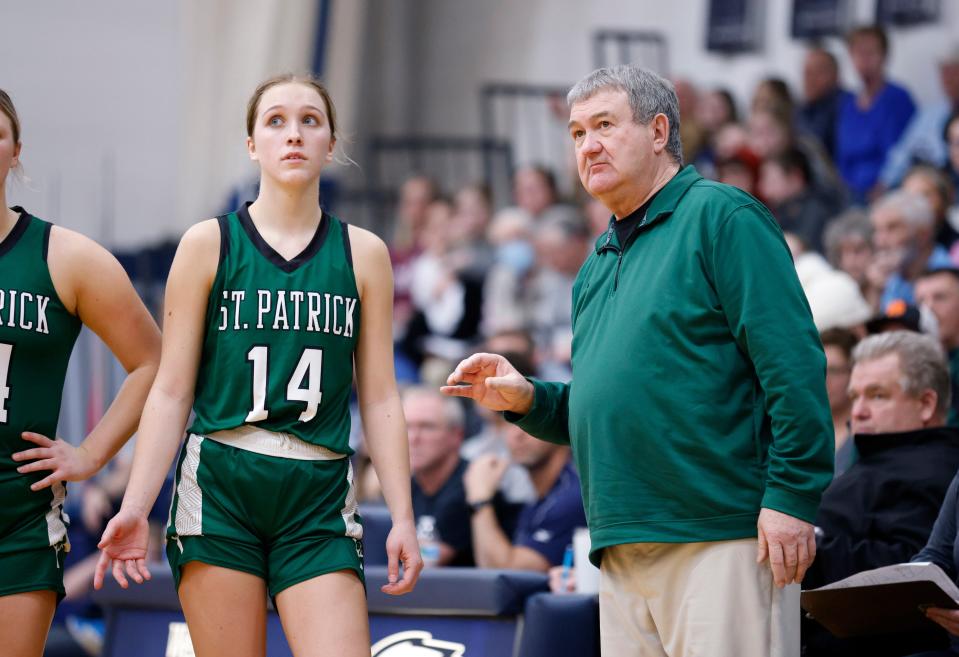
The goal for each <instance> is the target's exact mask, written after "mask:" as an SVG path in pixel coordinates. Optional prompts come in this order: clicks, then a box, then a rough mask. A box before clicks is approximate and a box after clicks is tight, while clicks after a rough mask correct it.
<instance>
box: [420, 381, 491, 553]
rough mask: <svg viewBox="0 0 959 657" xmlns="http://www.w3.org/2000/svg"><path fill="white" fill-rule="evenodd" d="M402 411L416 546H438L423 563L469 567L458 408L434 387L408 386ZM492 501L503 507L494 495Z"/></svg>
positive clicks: (464, 463)
mask: <svg viewBox="0 0 959 657" xmlns="http://www.w3.org/2000/svg"><path fill="white" fill-rule="evenodd" d="M403 415H404V416H405V417H406V430H407V432H408V434H409V441H410V472H411V473H412V489H413V515H414V517H415V518H416V526H417V534H418V535H419V536H420V538H421V539H422V540H421V541H420V546H421V547H423V543H424V542H427V543H431V544H432V545H431V546H430V545H428V546H427V548H429V547H435V548H437V550H436V552H435V553H434V554H433V555H432V558H430V559H429V561H431V562H432V563H428V564H427V565H440V566H472V565H473V549H472V536H471V532H470V508H469V506H468V505H467V503H466V491H465V489H464V488H463V474H464V473H465V472H466V467H467V463H466V461H464V460H463V459H462V458H460V446H461V445H462V444H463V424H464V417H463V408H462V407H461V406H460V404H459V403H458V402H457V400H455V399H448V398H445V397H443V396H441V395H440V394H439V392H437V391H436V390H435V389H433V388H426V387H413V388H408V389H407V390H405V391H404V392H403ZM494 493H495V489H494ZM494 496H495V495H491V496H490V497H491V498H492V497H494ZM496 504H497V509H498V510H501V509H505V506H504V505H503V504H502V502H501V500H500V499H499V498H497V499H496ZM424 554H425V553H424ZM425 560H426V559H424V561H425Z"/></svg>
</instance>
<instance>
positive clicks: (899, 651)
mask: <svg viewBox="0 0 959 657" xmlns="http://www.w3.org/2000/svg"><path fill="white" fill-rule="evenodd" d="M855 441H856V449H857V450H858V451H859V461H857V462H856V463H855V464H854V465H853V466H852V467H850V468H849V470H847V471H846V472H845V473H844V474H843V475H841V476H839V477H837V478H836V479H835V480H834V481H833V483H832V484H831V485H830V486H829V488H827V489H826V492H825V493H823V497H822V504H821V505H820V507H819V515H818V516H817V517H816V526H817V527H818V528H819V529H820V530H821V531H822V534H821V535H820V536H819V537H818V538H817V548H816V559H815V561H814V562H813V565H812V567H811V568H810V570H809V571H808V572H807V573H806V577H805V579H804V580H803V588H804V589H811V588H816V587H818V586H823V585H825V584H829V583H831V582H835V581H837V580H840V579H843V578H844V577H848V576H849V575H852V574H855V573H858V572H861V571H863V570H870V569H872V568H879V567H881V566H888V565H890V564H894V563H902V562H906V561H909V560H910V559H911V558H912V557H913V555H915V554H916V553H917V552H919V551H920V549H922V547H923V546H924V545H925V544H926V540H927V539H928V538H929V534H930V532H931V531H932V527H933V524H934V523H935V521H936V517H937V515H938V513H939V508H940V506H942V503H943V499H944V498H945V496H946V491H947V490H948V488H949V483H950V482H951V481H952V479H953V476H954V475H955V474H956V470H959V430H957V429H954V428H952V427H937V428H933V429H920V430H918V431H908V432H903V433H887V434H877V435H858V436H856V437H855ZM947 572H948V571H947ZM944 640H945V634H944V633H943V632H940V631H938V630H936V629H935V628H933V627H931V631H930V632H926V633H915V634H909V635H883V636H877V637H864V638H860V639H855V640H846V641H839V640H837V639H834V638H833V637H832V636H831V635H830V634H829V633H828V632H827V631H826V630H825V629H823V628H822V626H820V625H819V624H818V623H815V622H812V621H808V620H807V621H805V622H804V624H803V643H804V644H805V650H804V653H803V654H804V655H806V656H807V657H824V656H827V655H830V656H831V655H853V654H868V655H870V657H880V656H884V655H885V656H891V655H904V654H911V653H914V652H919V651H920V650H922V649H928V648H933V647H941V646H942V645H943V642H944Z"/></svg>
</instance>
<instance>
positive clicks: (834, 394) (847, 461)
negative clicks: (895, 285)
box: [820, 328, 858, 477]
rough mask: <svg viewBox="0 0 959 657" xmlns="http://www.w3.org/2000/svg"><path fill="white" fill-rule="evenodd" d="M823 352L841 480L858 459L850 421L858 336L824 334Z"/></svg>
mask: <svg viewBox="0 0 959 657" xmlns="http://www.w3.org/2000/svg"><path fill="white" fill-rule="evenodd" d="M820 339H821V340H822V346H823V351H825V352H826V392H827V393H828V395H829V410H830V411H831V412H832V426H833V431H834V432H835V436H836V467H835V475H834V476H836V477H838V476H839V475H841V474H842V473H844V472H845V471H846V470H848V469H849V466H850V465H852V463H853V460H854V459H855V454H856V451H855V443H854V441H852V440H849V438H851V437H852V431H851V429H850V420H851V416H852V400H851V399H850V397H849V375H850V374H851V373H852V351H853V348H854V347H855V346H856V342H858V340H857V338H856V336H855V334H853V333H852V332H851V331H849V330H846V329H841V328H834V329H829V330H827V331H824V332H823V333H822V334H820Z"/></svg>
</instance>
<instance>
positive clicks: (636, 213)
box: [613, 190, 659, 248]
mask: <svg viewBox="0 0 959 657" xmlns="http://www.w3.org/2000/svg"><path fill="white" fill-rule="evenodd" d="M658 194H659V190H657V191H656V193H655V194H653V195H652V196H650V197H649V198H648V199H647V200H646V202H645V203H643V204H642V205H641V206H639V207H638V208H637V209H636V210H633V212H631V213H630V214H628V215H627V216H625V217H623V218H622V219H619V220H617V219H615V218H614V219H613V228H614V229H615V230H616V239H617V240H618V241H619V246H620V247H621V248H625V246H626V240H628V239H629V236H630V235H632V234H633V230H634V229H635V228H636V227H637V226H639V225H640V224H643V223H645V219H646V213H647V212H648V211H649V206H650V205H652V204H653V199H655V198H656V196H657V195H658Z"/></svg>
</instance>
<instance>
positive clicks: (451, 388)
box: [440, 354, 533, 415]
mask: <svg viewBox="0 0 959 657" xmlns="http://www.w3.org/2000/svg"><path fill="white" fill-rule="evenodd" d="M446 383H447V385H445V386H443V387H441V388H440V391H441V392H442V393H443V394H444V395H450V396H451V397H469V398H470V399H472V400H473V401H475V402H476V403H478V404H481V405H483V406H485V407H486V408H488V409H490V410H493V411H512V412H514V413H519V414H520V415H526V414H527V413H529V409H530V408H532V406H533V384H531V383H530V382H529V381H527V380H526V379H525V378H524V377H523V375H522V374H520V373H519V372H518V371H516V368H515V367H513V366H512V365H510V362H509V361H508V360H506V359H505V358H503V357H502V356H499V355H497V354H473V355H472V356H470V357H469V358H467V359H465V360H463V361H461V362H460V364H459V365H457V366H456V369H455V370H453V373H452V374H450V376H449V378H448V379H447V380H446ZM460 384H466V385H460Z"/></svg>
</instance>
